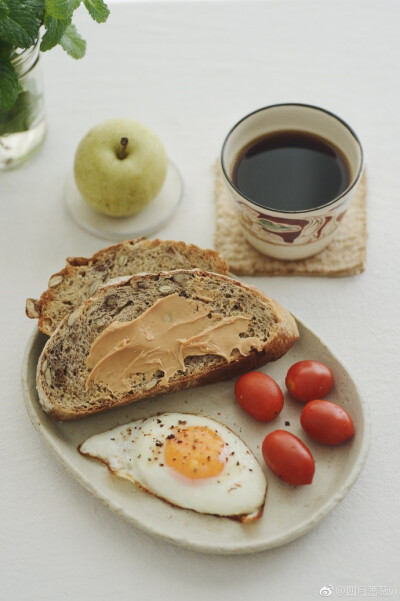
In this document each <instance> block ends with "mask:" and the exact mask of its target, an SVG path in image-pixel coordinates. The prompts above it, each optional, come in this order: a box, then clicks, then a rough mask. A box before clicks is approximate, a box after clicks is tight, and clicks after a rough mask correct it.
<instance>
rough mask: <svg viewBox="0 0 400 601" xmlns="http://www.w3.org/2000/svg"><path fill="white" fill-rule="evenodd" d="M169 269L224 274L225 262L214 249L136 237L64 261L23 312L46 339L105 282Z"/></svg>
mask: <svg viewBox="0 0 400 601" xmlns="http://www.w3.org/2000/svg"><path fill="white" fill-rule="evenodd" d="M173 269H204V270H206V271H212V272H216V273H222V274H225V275H226V274H227V273H228V265H227V263H225V261H223V259H221V257H220V256H219V255H218V253H216V252H215V251H214V250H209V249H206V250H204V249H202V248H199V247H198V246H195V245H194V244H185V243H184V242H174V241H171V240H147V239H146V238H136V239H135V240H127V241H125V242H121V243H120V244H116V245H114V246H109V247H108V248H104V249H103V250H100V251H99V252H97V253H96V254H95V255H93V257H90V258H88V259H86V258H84V257H73V258H68V259H67V264H66V266H65V267H64V269H62V270H61V271H58V272H57V273H55V274H53V275H52V276H51V278H50V280H49V287H48V289H47V290H46V291H45V292H43V294H42V295H41V297H40V299H39V300H35V299H33V298H28V299H27V301H26V308H25V312H26V314H27V316H28V317H30V318H31V319H39V324H38V325H39V330H41V331H42V332H43V333H44V334H48V335H49V336H50V335H51V334H52V333H53V332H54V330H55V329H56V327H57V326H58V324H59V323H60V321H61V320H62V319H63V318H64V317H65V316H66V315H69V314H70V313H72V311H73V310H74V309H76V308H77V307H79V305H81V304H82V303H83V302H84V301H85V300H87V299H88V298H89V297H91V296H93V294H94V293H95V292H96V290H98V288H99V287H101V286H102V285H104V284H105V283H106V282H108V281H109V280H111V279H114V278H117V277H121V276H125V275H133V274H135V273H142V272H149V273H158V272H159V271H172V270H173Z"/></svg>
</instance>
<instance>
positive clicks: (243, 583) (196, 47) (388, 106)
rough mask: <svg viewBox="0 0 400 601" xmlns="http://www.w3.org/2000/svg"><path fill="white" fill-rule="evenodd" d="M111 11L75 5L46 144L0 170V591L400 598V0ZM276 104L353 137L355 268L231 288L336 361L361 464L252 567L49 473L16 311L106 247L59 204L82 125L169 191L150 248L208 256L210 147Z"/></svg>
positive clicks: (53, 79)
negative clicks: (334, 495) (333, 275)
mask: <svg viewBox="0 0 400 601" xmlns="http://www.w3.org/2000/svg"><path fill="white" fill-rule="evenodd" d="M110 8H111V16H110V18H109V21H108V22H107V24H104V25H97V24H94V23H92V22H91V21H90V19H89V18H88V17H87V15H86V14H85V12H84V11H81V12H80V13H79V15H77V18H76V23H77V26H78V28H79V30H80V31H81V33H82V35H83V36H84V37H85V38H86V39H87V41H88V50H87V56H86V57H85V58H84V59H83V60H82V61H80V62H75V61H73V60H72V59H70V58H69V57H67V56H66V55H65V54H64V53H63V51H62V50H60V49H56V50H54V51H52V52H51V53H49V54H48V55H45V56H44V57H43V61H42V63H43V67H44V76H45V89H46V104H47V116H48V126H49V131H48V137H47V140H46V143H45V146H44V147H43V149H42V151H41V152H40V153H39V154H38V155H37V156H36V157H35V158H34V159H33V160H32V161H31V162H29V163H28V164H26V165H25V166H23V167H21V168H20V169H18V170H16V171H13V172H9V173H5V174H1V175H0V199H1V205H2V213H1V232H2V252H1V258H0V260H1V274H2V294H1V301H0V302H1V312H0V314H1V320H2V328H1V333H2V336H1V338H0V344H1V366H2V388H1V390H2V393H3V394H2V397H3V398H2V400H1V416H2V417H1V423H2V433H1V436H0V444H1V459H2V462H1V463H2V477H1V491H2V492H1V495H0V509H1V522H2V527H1V537H2V538H1V541H0V572H1V578H0V582H1V585H0V598H2V599H3V598H4V599H7V600H12V601H22V600H24V601H25V600H29V601H42V600H45V599H52V600H54V601H64V600H65V601H67V600H68V601H70V600H74V601H76V600H78V601H80V600H81V599H82V600H89V601H92V600H96V601H99V600H101V601H103V600H104V601H105V600H107V601H108V600H110V599H113V600H114V599H119V600H124V599H136V600H140V601H153V600H154V601H155V600H156V599H163V600H165V601H172V600H174V601H183V600H187V599H193V600H194V601H197V600H198V599H208V600H210V601H211V600H212V601H214V600H215V601H217V600H218V601H220V600H221V599H222V598H224V599H225V598H226V599H230V600H231V601H239V600H240V601H242V600H243V599H249V600H250V599H251V600H252V601H253V600H254V601H258V600H260V601H261V600H264V599H277V600H280V599H296V600H309V599H310V600H311V599H319V598H321V597H320V595H319V590H320V589H321V587H322V586H327V585H332V586H333V587H340V586H343V587H344V588H345V590H346V587H353V589H348V591H353V592H354V591H356V592H357V596H365V595H366V594H367V593H368V596H373V595H375V593H374V590H376V589H374V588H373V587H379V586H391V587H397V591H398V592H397V595H396V596H397V598H400V580H399V577H398V565H399V555H400V547H399V526H400V520H399V496H400V476H399V473H400V470H399V438H400V436H399V426H400V420H399V399H398V391H399V385H400V381H399V375H398V372H399V335H398V332H399V327H400V320H399V310H398V304H399V292H400V289H399V288H400V287H399V268H400V265H399V251H400V244H399V233H398V228H399V223H400V202H399V197H400V169H399V159H400V152H399V151H400V148H399V139H400V125H399V123H400V120H399V106H400V87H399V55H400V53H399V51H400V44H399V41H398V40H399V39H400V36H399V32H398V27H399V25H398V24H399V21H400V19H399V18H400V4H399V2H398V1H390V0H388V1H385V2H382V1H380V0H375V1H368V0H365V1H360V2H358V1H355V0H348V1H347V2H341V1H338V2H333V1H331V2H327V1H326V2H320V1H313V0H309V1H308V0H307V1H305V0H298V1H292V2H289V1H285V0H282V1H264V2H263V1H259V2H254V3H251V2H243V3H242V2H239V1H238V2H234V3H230V2H221V3H218V2H209V3H207V2H197V3H193V4H192V3H190V2H182V3H179V2H173V3H168V2H161V3H153V2H146V3H136V2H132V3H130V4H129V5H127V4H124V5H123V6H122V5H118V4H111V5H110ZM284 101H299V102H309V103H312V104H318V105H321V106H323V107H325V108H327V109H330V110H332V111H333V112H336V113H338V114H339V115H340V116H341V117H342V118H344V119H345V120H346V121H348V122H349V123H350V124H351V125H352V126H353V127H354V129H355V130H356V131H357V133H358V134H359V136H360V138H361V140H362V142H363V145H364V148H365V153H366V164H367V172H368V186H369V195H368V229H369V239H368V261H367V268H366V272H365V273H364V274H363V275H361V276H356V277H350V278H340V279H332V280H329V279H324V278H315V279H313V278H269V279H267V278H261V279H256V278H253V279H251V278H247V280H248V281H252V282H253V283H255V284H256V285H259V286H260V287H261V288H262V289H263V290H264V291H265V292H267V293H268V294H269V295H270V296H272V297H275V298H277V299H278V300H279V301H281V302H282V304H284V305H285V306H286V307H287V308H288V309H290V310H291V311H292V312H293V313H294V314H295V315H296V316H297V317H299V318H300V319H301V320H303V321H304V322H305V323H306V324H307V325H308V326H310V327H311V328H312V329H313V330H314V331H315V332H316V333H318V335H319V336H320V337H321V338H322V340H323V341H324V342H325V343H326V344H328V346H330V347H331V348H332V349H333V350H334V352H335V353H336V354H337V355H338V356H339V357H340V358H341V360H342V362H343V363H344V364H345V365H346V367H347V368H348V370H349V371H350V373H351V374H352V375H353V377H354V379H355V381H356V382H357V384H358V385H359V387H360V391H361V392H362V394H363V396H364V397H365V399H366V400H367V401H368V402H369V403H370V407H371V419H372V441H371V447H370V453H369V457H368V460H367V463H366V466H365V469H364V471H363V473H362V474H361V476H360V478H359V480H358V481H357V483H356V484H355V486H354V487H353V489H352V490H351V491H350V493H349V495H348V496H347V497H346V498H345V500H344V501H343V502H342V503H341V504H340V505H339V506H338V507H337V509H335V510H334V511H333V512H332V513H331V514H330V515H329V516H328V517H327V518H326V519H325V520H324V521H323V522H322V523H321V524H320V525H319V526H318V527H316V528H315V529H314V530H313V531H312V532H311V533H309V534H308V535H306V536H305V537H303V538H302V539H299V540H297V541H295V542H293V543H291V544H289V545H287V546H285V547H282V548H279V549H275V550H272V551H270V552H264V553H259V554H256V555H251V556H237V557H217V556H212V555H201V554H198V553H195V552H191V551H185V550H183V549H180V548H178V547H174V546H172V545H169V544H166V543H164V542H161V541H160V540H158V539H155V538H151V537H150V536H148V535H146V534H143V533H142V532H140V531H139V530H137V529H135V528H134V527H131V526H130V525H128V524H126V523H125V522H123V521H122V520H121V519H120V518H119V517H117V516H116V515H114V514H112V513H111V512H110V511H109V510H107V509H106V508H105V507H104V506H103V505H101V504H100V502H98V501H96V500H95V499H94V498H92V497H91V496H90V495H89V493H87V492H86V491H85V490H83V489H82V488H81V487H80V486H79V485H78V484H77V483H76V482H75V481H74V480H73V478H72V477H71V476H70V475H69V474H67V473H66V472H65V470H64V469H63V468H62V467H61V466H60V465H59V464H58V463H57V461H56V459H55V458H54V457H53V456H52V454H51V453H50V451H49V450H48V449H47V447H46V446H45V443H44V442H43V440H42V438H41V436H40V434H38V433H37V432H36V431H35V430H34V429H33V428H32V426H31V424H30V422H29V418H28V416H27V414H26V412H25V408H24V405H23V400H22V396H21V391H20V369H21V361H22V355H23V351H24V346H25V344H26V341H27V339H28V337H29V335H30V333H31V331H32V329H33V327H34V325H33V323H32V322H30V321H29V320H28V319H27V318H26V317H25V315H24V304H25V298H26V297H28V296H33V297H38V296H39V295H40V293H41V292H42V291H43V290H44V289H45V288H46V286H47V280H48V277H49V275H50V274H51V273H54V272H55V271H58V270H59V269H60V268H61V267H62V266H63V265H64V260H65V257H66V256H89V255H91V254H92V253H93V252H94V251H96V250H98V249H99V248H101V247H102V246H106V245H107V242H105V241H103V240H101V239H99V238H95V237H93V236H90V235H89V234H86V233H84V232H83V231H81V230H80V229H79V228H78V227H77V226H76V225H75V224H74V222H73V221H72V220H71V219H70V218H69V216H68V215H67V213H66V210H65V205H64V202H63V185H64V180H65V177H66V174H67V173H68V172H69V170H70V169H71V166H72V162H73V156H74V152H75V149H76V146H77V144H78V142H79V140H80V138H81V137H82V136H83V135H84V133H85V132H86V131H87V130H88V129H89V128H90V126H92V125H94V124H95V123H97V122H99V121H101V120H103V119H106V118H110V117H113V116H117V117H120V116H121V117H132V118H135V119H137V120H139V121H142V122H143V123H146V124H147V125H149V126H150V127H152V128H153V129H154V130H155V131H156V132H157V133H158V134H159V136H160V137H161V139H162V140H163V142H164V144H165V146H166V148H167V150H168V153H169V155H170V156H171V158H172V159H173V160H174V161H175V162H176V164H177V165H178V166H179V169H180V170H181V173H182V175H183V177H184V180H185V197H184V201H183V205H182V207H181V209H180V212H179V214H178V215H177V216H176V217H175V218H174V219H173V220H172V221H171V222H170V224H169V225H168V226H166V227H165V228H164V229H163V230H162V231H161V232H159V236H160V237H164V238H175V239H183V240H185V241H187V242H194V243H197V244H199V245H202V246H210V247H212V245H213V233H214V208H213V194H212V187H213V181H212V165H213V163H214V160H215V158H216V157H217V156H218V153H219V149H220V146H221V143H222V141H223V138H224V136H225V134H226V132H227V131H228V129H229V128H230V127H231V125H232V124H233V123H234V122H235V121H237V120H238V119H239V118H241V117H242V116H243V115H244V114H246V113H247V112H250V111H251V110H253V109H256V108H259V107H261V106H264V105H267V104H272V103H275V102H284ZM357 587H358V588H357ZM363 587H364V588H363ZM366 587H371V588H369V589H367V588H366ZM375 596H376V595H375ZM332 598H334V596H332Z"/></svg>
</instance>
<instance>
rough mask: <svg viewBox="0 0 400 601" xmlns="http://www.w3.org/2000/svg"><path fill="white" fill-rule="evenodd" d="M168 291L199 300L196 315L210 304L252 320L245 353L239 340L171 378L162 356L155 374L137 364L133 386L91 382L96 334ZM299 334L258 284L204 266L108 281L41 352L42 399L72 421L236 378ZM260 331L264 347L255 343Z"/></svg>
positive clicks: (214, 312)
mask: <svg viewBox="0 0 400 601" xmlns="http://www.w3.org/2000/svg"><path fill="white" fill-rule="evenodd" d="M169 295H175V298H177V297H184V298H185V299H191V301H194V302H195V303H196V309H195V313H194V314H195V315H197V314H198V313H199V312H203V314H204V311H206V312H207V316H208V317H209V318H210V323H218V320H222V319H223V318H228V317H232V318H235V316H236V318H237V319H239V318H241V319H242V321H243V322H245V326H244V329H243V331H242V332H240V333H239V334H236V336H237V343H238V345H239V344H242V343H243V339H244V340H245V339H246V338H249V339H250V338H251V339H252V340H251V341H248V343H249V342H250V343H251V345H250V344H249V345H248V348H247V351H246V353H244V354H240V352H239V350H238V349H237V348H236V347H235V348H233V350H232V351H231V352H230V355H229V356H228V357H227V358H224V357H222V356H220V355H218V354H211V353H208V354H203V355H202V354H200V355H197V356H194V355H193V356H187V357H186V358H185V360H184V368H183V369H179V370H178V371H176V373H174V375H173V376H172V377H170V378H169V379H168V380H167V381H165V378H164V375H165V374H164V372H163V371H162V365H161V366H160V365H159V366H158V367H157V362H156V361H155V365H156V367H155V368H154V373H152V374H151V377H150V379H149V378H148V377H147V378H146V376H145V374H144V373H140V370H137V371H136V372H135V373H134V374H130V377H131V376H132V378H131V379H130V380H129V386H130V388H128V389H127V390H126V391H124V392H118V393H116V392H115V391H114V392H112V391H111V389H110V387H108V386H106V385H104V384H103V383H101V382H100V383H99V382H98V381H90V383H89V384H88V382H89V380H90V378H89V374H90V373H91V370H90V369H89V368H88V367H87V363H86V362H87V359H88V356H89V352H90V350H91V347H92V344H93V342H94V341H95V340H96V339H97V337H98V336H99V335H100V334H101V333H102V332H104V330H105V329H106V328H108V326H110V324H112V323H113V324H115V323H116V322H118V323H121V322H131V321H133V320H134V319H136V318H138V317H139V316H140V315H142V314H143V313H144V312H145V311H147V310H148V309H149V308H150V307H153V306H154V305H155V303H157V301H159V300H160V299H163V298H165V297H167V296H169ZM114 327H115V326H114ZM107 331H108V332H109V331H110V330H109V329H108V330H107ZM146 336H147V332H146ZM298 337H299V334H298V330H297V326H296V322H295V320H294V319H293V317H292V316H291V315H290V313H289V312H288V311H287V310H286V309H284V308H283V307H281V306H280V305H279V304H278V303H276V302H275V301H273V300H272V299H269V298H268V297H266V296H265V295H264V294H262V293H261V292H260V291H259V290H257V289H256V288H254V287H251V286H248V285H246V284H244V283H242V282H239V281H237V280H233V279H231V278H229V277H226V276H223V275H218V274H215V273H209V272H206V271H200V270H177V271H171V272H161V273H158V274H141V275H135V276H129V277H126V278H123V279H121V280H120V281H118V282H115V283H109V284H106V285H105V286H104V287H103V288H101V289H100V290H99V291H98V292H97V293H96V294H95V295H94V296H93V297H91V298H90V299H89V300H87V301H86V302H85V303H84V304H83V305H82V306H80V307H78V309H76V310H75V311H74V312H73V313H71V314H70V315H69V316H66V317H65V318H64V319H63V321H62V322H61V324H60V325H59V327H58V329H57V330H56V331H55V332H54V334H53V335H52V336H51V338H50V339H49V340H48V341H47V344H46V345H45V347H44V349H43V352H42V354H41V356H40V359H39V363H38V368H37V389H38V393H39V399H40V403H41V405H42V407H43V409H44V410H45V411H46V412H47V413H49V414H50V415H51V417H53V418H54V419H58V420H73V419H77V418H81V417H85V416H87V415H90V414H93V413H98V412H101V411H106V410H108V409H112V408H114V407H118V406H121V405H125V404H128V403H131V402H133V401H138V400H142V399H144V398H146V397H149V396H155V395H158V394H163V393H166V392H172V391H176V390H181V389H185V388H190V387H193V386H200V385H202V384H208V383H211V382H216V381H219V380H226V379H229V378H232V377H234V376H236V375H238V374H239V373H243V372H245V371H249V370H251V369H254V368H256V367H258V366H260V365H263V364H265V363H267V362H268V361H274V360H276V359H279V358H280V357H281V356H282V355H284V354H285V353H286V351H288V350H289V348H290V347H291V346H292V345H293V343H294V342H295V341H296V340H297V338H298ZM255 338H256V339H257V345H256V346H258V348H257V349H256V348H255V347H254V346H253V343H252V341H253V340H254V339H255ZM173 340H177V337H175V338H174V339H173ZM234 340H235V341H236V338H235V339H234ZM123 342H125V341H123ZM211 342H212V341H211ZM244 344H246V343H244ZM115 348H117V347H115ZM118 348H121V347H120V346H119V347H118ZM160 367H161V369H160ZM92 375H93V374H92ZM88 378H89V380H88Z"/></svg>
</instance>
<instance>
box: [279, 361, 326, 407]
mask: <svg viewBox="0 0 400 601" xmlns="http://www.w3.org/2000/svg"><path fill="white" fill-rule="evenodd" d="M285 384H286V388H287V389H288V391H289V392H290V394H291V396H292V397H293V398H295V399H297V400H298V401H302V402H303V403H307V401H313V400H314V399H320V398H322V397H324V396H326V395H327V394H328V393H329V392H330V391H331V390H332V386H333V373H332V371H331V370H330V369H329V367H327V366H326V365H324V364H323V363H320V362H319V361H299V362H298V363H295V364H294V365H292V367H290V368H289V371H288V372H287V374H286V380H285Z"/></svg>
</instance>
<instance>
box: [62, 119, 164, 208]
mask: <svg viewBox="0 0 400 601" xmlns="http://www.w3.org/2000/svg"><path fill="white" fill-rule="evenodd" d="M74 174H75V181H76V185H77V186H78V189H79V192H80V193H81V195H82V198H83V199H84V200H85V201H86V202H87V203H88V204H89V205H90V206H91V207H92V208H93V209H96V210H97V211H99V212H100V213H103V214H104V215H110V216H112V217H126V216H128V215H134V214H135V213H138V212H139V211H141V210H142V209H143V208H144V207H145V206H146V205H147V204H148V203H149V202H150V201H151V200H153V198H154V197H155V196H157V194H158V192H159V191H160V190H161V187H162V185H163V183H164V180H165V177H166V174H167V156H166V154H165V150H164V147H163V145H162V142H161V140H160V139H159V138H158V137H157V136H156V135H155V134H154V133H153V132H152V131H151V130H150V129H148V128H147V127H145V126H144V125H141V124H140V123H137V122H136V121H132V120H131V119H110V120H108V121H103V122H102V123H99V124H98V125H96V126H95V127H93V128H92V129H91V130H90V131H89V132H88V133H87V134H86V135H85V137H84V138H83V139H82V140H81V142H80V144H79V146H78V148H77V151H76V154H75V163H74Z"/></svg>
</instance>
